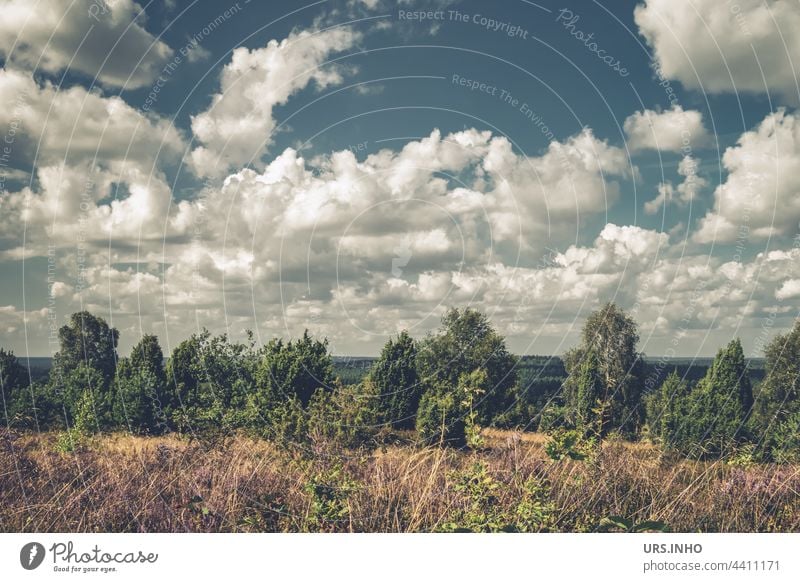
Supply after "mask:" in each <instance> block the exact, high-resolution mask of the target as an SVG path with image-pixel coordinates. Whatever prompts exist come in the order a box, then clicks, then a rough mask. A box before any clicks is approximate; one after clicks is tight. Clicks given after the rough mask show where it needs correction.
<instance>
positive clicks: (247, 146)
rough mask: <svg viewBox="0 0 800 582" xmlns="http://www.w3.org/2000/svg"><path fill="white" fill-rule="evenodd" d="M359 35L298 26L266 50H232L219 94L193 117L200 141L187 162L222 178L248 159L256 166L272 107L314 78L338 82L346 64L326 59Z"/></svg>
mask: <svg viewBox="0 0 800 582" xmlns="http://www.w3.org/2000/svg"><path fill="white" fill-rule="evenodd" d="M360 38H361V35H360V33H358V32H357V31H355V30H353V29H351V28H348V27H338V28H330V29H327V30H322V31H307V30H302V31H299V32H293V33H292V34H290V35H289V36H288V37H287V38H285V39H284V40H282V41H280V42H278V41H277V40H271V41H270V42H269V43H268V44H267V46H266V47H264V48H257V49H252V50H250V49H247V48H245V47H240V48H237V49H236V50H234V51H233V57H232V58H231V62H230V63H228V64H227V65H225V67H224V69H223V71H222V75H221V77H220V91H219V93H217V94H216V95H214V96H213V98H212V101H211V105H210V106H209V107H208V109H206V110H205V111H203V112H201V113H199V114H197V115H195V116H194V117H192V132H193V133H194V136H195V139H196V140H197V141H198V142H199V143H200V145H199V146H198V147H196V148H195V149H194V151H192V155H191V162H192V165H193V167H194V169H195V171H196V172H197V173H198V175H201V176H209V175H214V176H220V175H223V174H224V173H225V172H227V171H228V170H230V169H231V168H237V167H241V166H244V165H246V164H248V163H254V164H255V165H259V161H260V158H261V155H262V154H263V153H264V152H265V151H266V148H267V147H268V146H269V145H270V144H271V143H272V139H273V132H274V131H275V130H276V125H277V122H276V120H275V118H274V116H273V109H274V108H275V107H276V106H278V105H282V104H284V103H286V101H287V100H288V99H289V97H290V96H292V95H293V94H295V93H296V92H298V91H300V90H301V89H303V88H304V87H306V86H307V85H308V84H309V83H311V82H312V81H313V82H314V83H315V85H316V87H317V88H319V89H322V88H324V87H327V86H330V85H336V84H339V83H341V82H342V80H343V76H344V74H345V73H346V71H347V68H346V67H345V66H343V65H338V64H328V65H326V64H325V62H326V61H327V60H328V58H329V57H330V55H332V54H333V53H337V52H341V51H344V50H347V49H349V48H351V47H352V46H353V45H355V44H356V43H357V42H358V41H359V40H360Z"/></svg>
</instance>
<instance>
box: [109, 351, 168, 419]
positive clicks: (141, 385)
mask: <svg viewBox="0 0 800 582" xmlns="http://www.w3.org/2000/svg"><path fill="white" fill-rule="evenodd" d="M163 360H164V356H163V353H162V351H161V347H160V346H159V345H158V339H157V338H156V337H155V336H153V335H145V336H144V337H142V339H141V340H140V341H139V343H138V344H136V346H134V348H133V350H132V352H131V356H130V359H122V360H120V362H119V364H118V366H117V376H116V381H115V387H116V392H115V394H114V400H113V413H114V420H115V423H116V424H117V426H123V427H125V428H127V429H128V430H129V431H131V432H133V433H137V434H160V433H163V432H166V431H167V430H168V429H169V421H170V418H169V417H168V410H170V408H169V405H170V395H169V394H168V393H167V383H166V374H165V373H164V367H163Z"/></svg>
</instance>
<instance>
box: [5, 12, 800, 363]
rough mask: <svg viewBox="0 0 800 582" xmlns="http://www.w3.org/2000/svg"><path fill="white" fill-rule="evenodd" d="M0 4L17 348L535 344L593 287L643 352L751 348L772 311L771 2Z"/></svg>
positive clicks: (789, 306)
mask: <svg viewBox="0 0 800 582" xmlns="http://www.w3.org/2000/svg"><path fill="white" fill-rule="evenodd" d="M0 4H3V5H4V6H2V8H3V9H4V14H7V15H8V18H4V23H3V24H2V25H0V57H2V63H3V68H2V72H1V73H0V75H2V76H0V98H2V99H3V101H4V103H6V104H7V106H6V107H5V108H4V111H3V112H2V113H0V130H2V131H3V133H4V143H5V144H6V146H7V147H6V149H5V150H3V152H2V153H3V157H2V160H0V161H2V164H0V166H1V168H0V169H2V170H3V176H4V179H3V184H2V199H0V201H1V204H0V211H1V212H2V215H0V330H2V342H0V343H2V344H3V345H5V346H7V347H10V348H13V349H14V350H15V351H16V352H17V353H18V354H20V355H25V354H29V355H49V354H50V353H52V351H53V350H54V349H56V348H57V346H56V345H55V344H54V343H53V342H52V341H51V340H52V333H51V329H52V328H53V327H57V326H58V325H60V324H61V323H63V321H64V320H65V319H66V317H68V315H69V313H71V312H72V311H75V310H77V309H80V308H88V309H90V310H92V311H94V312H96V313H98V314H99V315H102V316H104V317H107V318H108V319H110V320H111V321H112V322H113V323H114V325H115V326H117V327H118V328H119V329H120V330H121V332H122V342H121V349H122V351H123V352H127V349H129V347H130V345H132V344H133V343H135V341H136V340H137V339H138V337H140V336H141V334H142V333H156V334H158V335H159V337H160V338H161V339H162V343H164V344H165V346H166V349H169V348H170V347H171V346H173V345H174V344H175V343H177V342H178V341H180V340H181V339H183V338H184V337H186V336H187V335H188V334H190V333H192V332H193V331H196V330H197V329H199V328H200V327H203V326H205V327H208V328H209V329H211V330H212V331H213V332H223V331H227V332H229V333H231V334H232V335H234V336H238V335H240V334H241V333H242V331H243V330H244V329H253V330H255V331H256V333H257V335H258V337H259V338H260V339H261V340H262V341H266V340H267V339H268V338H270V337H272V336H276V335H281V336H296V335H298V334H299V333H302V330H303V329H305V328H308V329H310V330H311V331H312V332H314V333H318V334H320V335H325V336H327V337H329V338H330V340H331V344H332V346H333V349H334V351H335V352H336V353H340V354H345V353H349V354H374V353H377V352H378V351H379V349H380V346H381V345H382V344H383V342H384V341H385V340H386V338H387V337H388V335H390V334H394V333H397V332H398V331H399V330H400V329H403V328H408V329H410V330H411V331H412V333H413V334H414V335H417V336H421V335H423V334H424V333H426V332H428V331H430V330H431V329H432V328H433V327H435V326H436V324H437V322H438V319H439V317H440V316H441V313H442V312H443V310H444V309H445V308H446V307H448V306H451V305H461V306H464V305H471V306H474V307H477V308H480V309H482V310H485V311H486V312H487V313H489V315H490V316H491V318H492V320H493V322H494V323H495V325H496V326H497V328H498V329H499V330H500V331H501V333H505V334H506V335H507V336H508V338H509V343H510V345H511V347H512V349H514V351H517V352H519V353H561V352H562V351H564V349H566V348H568V347H569V346H570V345H572V344H573V343H574V341H575V339H576V334H577V331H578V329H579V327H580V324H581V321H582V319H583V318H584V317H585V316H586V314H587V313H588V312H589V311H591V310H592V309H594V308H596V307H597V306H598V305H600V304H601V303H603V302H605V301H608V300H614V301H617V302H619V303H620V304H621V305H622V306H623V307H624V308H626V309H628V310H630V311H631V312H632V313H633V314H634V316H635V317H636V318H637V319H638V320H639V322H640V324H641V327H642V344H641V347H642V348H643V349H644V350H645V351H646V352H647V353H648V354H649V355H651V356H653V357H658V356H659V355H681V356H691V355H695V354H696V355H703V356H705V355H712V354H713V353H714V352H715V351H716V349H717V348H718V347H719V345H720V344H721V343H722V342H724V341H727V340H728V339H730V338H731V337H733V336H736V335H740V336H742V339H743V341H744V344H745V346H746V348H747V349H748V351H749V352H750V353H749V355H752V356H758V355H760V348H761V346H762V345H763V342H764V341H766V340H767V339H769V337H772V335H774V334H775V333H776V332H778V331H781V330H782V329H785V328H787V327H788V326H789V325H791V322H792V320H793V318H794V317H796V315H797V298H798V297H800V267H798V264H800V262H799V261H798V260H797V259H798V258H800V249H799V248H798V247H799V246H800V245H798V244H797V242H796V240H797V239H796V237H797V234H798V224H799V223H800V196H798V194H800V179H799V178H798V177H797V175H798V173H800V172H796V170H798V169H800V122H798V120H797V118H796V106H797V103H798V96H799V95H800V91H799V90H798V85H797V78H796V75H795V74H794V66H793V65H794V63H795V62H798V61H800V41H799V40H797V39H796V35H793V32H794V31H796V30H797V26H798V25H800V8H798V6H797V4H796V3H793V2H789V1H788V0H775V1H770V2H760V1H755V0H746V1H744V0H743V1H741V2H739V3H738V4H735V5H732V4H730V3H720V2H712V1H711V0H694V1H693V2H689V1H688V0H685V1H684V0H681V1H679V2H667V1H666V0H646V1H645V0H640V1H630V2H628V1H624V2H614V3H604V2H558V3H555V2H549V1H547V0H544V1H542V2H536V3H533V2H527V1H524V0H505V1H502V2H496V3H491V4H490V3H486V2H469V1H462V2H456V1H452V2H446V1H437V0H418V1H413V0H409V1H407V2H388V1H385V0H328V1H321V2H314V3H308V4H304V3H296V2H269V3H260V2H245V1H243V0H242V1H240V2H238V3H228V2H180V1H173V2H165V3H157V2H151V3H143V2H140V3H139V4H136V3H135V2H132V0H120V1H118V2H115V3H109V4H105V3H103V2H100V1H95V2H90V1H89V0H80V1H76V2H74V3H72V4H71V5H67V4H66V3H65V4H63V5H60V4H59V3H53V4H52V5H51V6H50V7H48V8H46V9H41V8H39V10H38V12H34V11H33V9H32V8H31V7H30V6H28V4H27V3H25V2H21V1H16V0H7V1H5V2H2V3H0ZM678 5H680V6H678ZM676 6H677V8H676ZM23 274H24V275H23Z"/></svg>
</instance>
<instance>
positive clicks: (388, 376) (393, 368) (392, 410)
mask: <svg viewBox="0 0 800 582" xmlns="http://www.w3.org/2000/svg"><path fill="white" fill-rule="evenodd" d="M367 378H368V381H369V383H370V384H371V386H373V387H374V388H375V389H376V390H377V395H378V407H379V409H380V413H381V420H382V422H385V423H387V424H389V425H391V426H392V427H394V428H413V426H414V422H415V417H416V414H417V407H418V406H419V399H420V397H421V396H422V383H421V382H420V379H419V375H418V374H417V346H416V342H415V341H414V340H413V339H412V338H411V336H410V335H408V332H406V331H403V332H401V333H400V334H399V335H398V336H397V338H396V339H394V338H389V341H388V342H386V345H385V346H383V350H382V351H381V355H380V357H379V358H378V360H377V361H376V362H375V363H374V364H373V365H372V368H371V369H370V371H369V375H368V377H367Z"/></svg>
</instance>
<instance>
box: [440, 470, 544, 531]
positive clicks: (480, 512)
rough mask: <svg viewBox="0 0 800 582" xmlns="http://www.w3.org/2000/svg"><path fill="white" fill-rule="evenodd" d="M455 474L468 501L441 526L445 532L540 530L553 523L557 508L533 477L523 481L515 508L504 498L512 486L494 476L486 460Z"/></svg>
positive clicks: (462, 493)
mask: <svg viewBox="0 0 800 582" xmlns="http://www.w3.org/2000/svg"><path fill="white" fill-rule="evenodd" d="M452 477H453V479H454V481H455V484H454V489H455V490H456V491H457V492H459V493H460V494H461V495H462V496H463V497H464V501H465V503H464V504H463V505H462V506H459V507H458V509H457V510H456V511H455V514H454V515H453V519H452V520H451V521H448V522H447V523H445V524H444V525H443V526H442V528H441V529H442V530H443V531H449V532H476V533H481V532H482V533H492V532H538V531H547V530H548V529H549V528H550V527H551V526H552V525H553V515H554V508H553V506H552V504H551V503H550V502H549V500H548V494H549V491H548V488H547V487H545V486H544V485H543V484H542V483H540V482H539V481H538V480H537V479H535V478H534V477H533V476H532V477H530V478H528V479H527V480H526V481H525V482H524V483H523V484H522V487H521V495H520V496H519V500H518V501H517V504H516V506H514V507H512V508H510V507H509V506H508V504H506V503H503V499H502V497H503V496H504V495H506V496H507V495H509V494H510V492H509V489H510V487H509V485H507V484H506V483H503V482H501V481H499V480H497V479H496V478H495V477H494V476H492V474H491V473H490V472H489V468H488V466H487V465H486V463H484V462H481V461H478V462H475V463H474V464H473V465H472V466H470V467H469V468H468V469H466V470H464V471H460V472H457V473H455V474H453V476H452Z"/></svg>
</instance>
